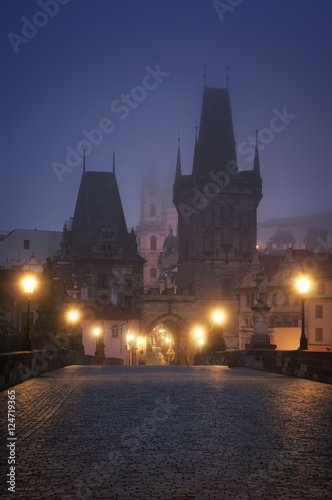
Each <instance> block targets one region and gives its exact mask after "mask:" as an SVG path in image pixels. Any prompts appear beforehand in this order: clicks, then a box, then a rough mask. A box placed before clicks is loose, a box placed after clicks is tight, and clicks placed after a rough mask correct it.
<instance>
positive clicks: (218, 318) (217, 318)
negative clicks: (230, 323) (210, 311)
mask: <svg viewBox="0 0 332 500" xmlns="http://www.w3.org/2000/svg"><path fill="white" fill-rule="evenodd" d="M213 318H214V321H215V322H216V323H221V322H222V321H223V320H224V313H222V312H221V311H216V312H215V313H214V315H213Z"/></svg>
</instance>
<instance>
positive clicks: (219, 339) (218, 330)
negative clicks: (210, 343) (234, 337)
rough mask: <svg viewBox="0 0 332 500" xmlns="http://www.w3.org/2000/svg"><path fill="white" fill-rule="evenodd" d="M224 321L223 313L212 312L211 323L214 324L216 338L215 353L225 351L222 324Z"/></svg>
mask: <svg viewBox="0 0 332 500" xmlns="http://www.w3.org/2000/svg"><path fill="white" fill-rule="evenodd" d="M224 320H225V314H224V312H223V311H218V310H217V311H214V313H213V321H214V323H215V327H214V330H213V332H214V334H215V337H216V350H217V351H226V344H225V340H224V336H223V329H222V326H221V325H222V323H223V322H224Z"/></svg>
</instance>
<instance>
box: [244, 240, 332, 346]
mask: <svg viewBox="0 0 332 500" xmlns="http://www.w3.org/2000/svg"><path fill="white" fill-rule="evenodd" d="M261 263H263V265H264V268H265V271H266V276H267V304H268V306H269V307H270V311H269V319H268V325H269V334H270V336H271V343H272V344H276V345H277V349H297V348H298V347H299V339H300V335H301V301H300V295H299V290H298V287H297V281H298V279H300V277H301V276H303V275H305V276H306V277H307V278H308V279H309V282H310V286H309V290H308V294H307V296H306V300H305V333H306V337H307V339H308V347H309V349H315V350H317V349H324V350H325V349H326V348H328V349H330V348H332V255H331V254H329V253H322V254H318V253H316V252H309V251H306V250H294V249H292V248H290V249H288V250H287V251H285V252H284V253H282V254H280V253H279V254H272V255H271V254H262V253H258V252H257V253H256V255H255V256H254V258H253V260H252V264H251V266H250V270H249V271H248V273H247V275H246V276H245V277H244V278H243V279H242V281H241V284H240V286H239V288H238V290H237V292H238V295H239V303H240V311H239V348H240V349H244V348H245V345H246V344H247V343H249V342H250V339H251V336H252V334H253V313H252V309H251V307H252V306H253V305H254V302H255V297H256V288H255V287H256V282H255V277H256V274H257V272H258V270H259V268H260V265H261Z"/></svg>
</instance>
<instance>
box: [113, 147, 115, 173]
mask: <svg viewBox="0 0 332 500" xmlns="http://www.w3.org/2000/svg"><path fill="white" fill-rule="evenodd" d="M113 174H115V151H113Z"/></svg>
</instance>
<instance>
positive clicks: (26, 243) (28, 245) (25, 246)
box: [23, 240, 30, 250]
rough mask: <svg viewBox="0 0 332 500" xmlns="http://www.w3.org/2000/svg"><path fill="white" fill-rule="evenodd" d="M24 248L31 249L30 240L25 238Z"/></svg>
mask: <svg viewBox="0 0 332 500" xmlns="http://www.w3.org/2000/svg"><path fill="white" fill-rule="evenodd" d="M23 248H24V250H29V249H30V240H23Z"/></svg>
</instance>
